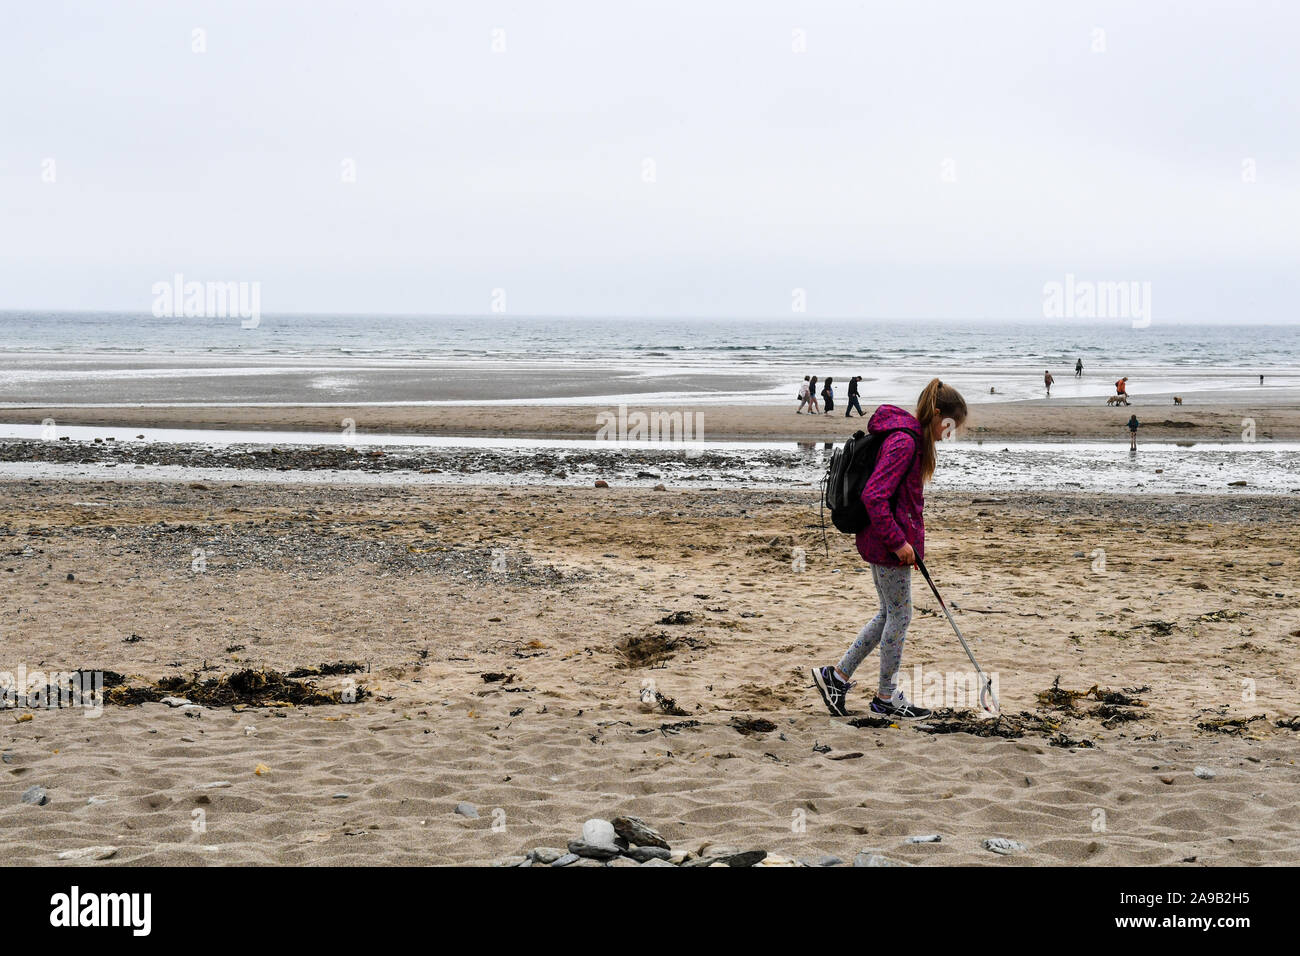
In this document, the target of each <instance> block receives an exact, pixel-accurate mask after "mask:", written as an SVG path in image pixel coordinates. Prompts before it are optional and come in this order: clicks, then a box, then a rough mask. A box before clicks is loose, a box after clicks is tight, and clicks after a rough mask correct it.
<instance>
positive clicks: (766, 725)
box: [731, 716, 776, 735]
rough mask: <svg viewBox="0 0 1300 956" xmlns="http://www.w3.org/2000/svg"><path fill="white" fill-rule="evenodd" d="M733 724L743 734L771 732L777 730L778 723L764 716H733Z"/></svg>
mask: <svg viewBox="0 0 1300 956" xmlns="http://www.w3.org/2000/svg"><path fill="white" fill-rule="evenodd" d="M731 726H732V727H735V728H736V729H737V730H738V731H740V732H741V733H742V734H746V735H749V734H770V733H771V732H772V731H774V730H776V724H774V723H772V721H770V720H766V719H764V718H762V717H740V716H736V717H732V718H731Z"/></svg>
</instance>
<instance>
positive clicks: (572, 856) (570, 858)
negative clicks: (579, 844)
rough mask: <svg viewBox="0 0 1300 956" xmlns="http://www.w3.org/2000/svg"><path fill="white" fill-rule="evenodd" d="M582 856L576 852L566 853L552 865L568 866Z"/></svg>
mask: <svg viewBox="0 0 1300 956" xmlns="http://www.w3.org/2000/svg"><path fill="white" fill-rule="evenodd" d="M580 859H582V857H580V856H578V854H576V853H566V854H564V856H562V857H560V858H559V859H558V860H556V861H554V862H553V863H552V864H551V866H568V865H569V864H571V863H577V862H578V861H579V860H580Z"/></svg>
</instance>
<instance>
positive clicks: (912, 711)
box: [871, 690, 932, 720]
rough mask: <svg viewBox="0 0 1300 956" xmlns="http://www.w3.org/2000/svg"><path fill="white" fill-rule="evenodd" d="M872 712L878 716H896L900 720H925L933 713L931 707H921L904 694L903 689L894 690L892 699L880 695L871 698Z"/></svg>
mask: <svg viewBox="0 0 1300 956" xmlns="http://www.w3.org/2000/svg"><path fill="white" fill-rule="evenodd" d="M871 712H872V713H873V714H875V715H877V716H878V717H894V718H896V719H898V720H924V719H925V718H926V717H929V716H930V714H931V713H932V712H931V711H930V710H929V708H926V707H919V706H917V705H916V704H914V703H912V702H911V701H910V700H908V699H907V698H906V697H904V696H903V692H902V691H901V690H896V691H894V696H893V698H892V699H890V700H881V699H880V698H879V697H878V696H877V697H872V698H871Z"/></svg>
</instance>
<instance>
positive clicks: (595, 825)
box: [582, 817, 617, 847]
mask: <svg viewBox="0 0 1300 956" xmlns="http://www.w3.org/2000/svg"><path fill="white" fill-rule="evenodd" d="M616 836H617V831H616V830H615V829H614V824H612V823H610V822H609V821H608V820H602V819H600V818H599V817H593V818H592V819H590V820H588V821H587V822H586V823H584V824H583V825H582V842H584V843H588V844H591V845H592V846H607V847H615V843H614V839H615V837H616Z"/></svg>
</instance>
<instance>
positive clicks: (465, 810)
mask: <svg viewBox="0 0 1300 956" xmlns="http://www.w3.org/2000/svg"><path fill="white" fill-rule="evenodd" d="M455 812H456V813H459V814H460V815H461V816H462V817H469V819H471V820H477V819H478V809H477V808H476V807H475V806H474V804H472V803H458V804H456V810H455Z"/></svg>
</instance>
